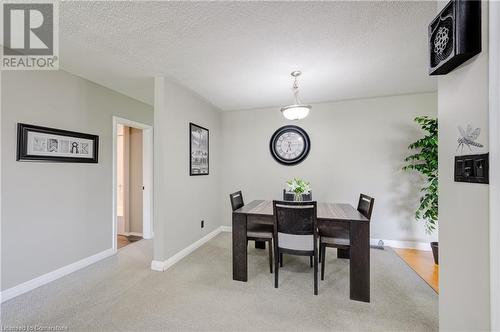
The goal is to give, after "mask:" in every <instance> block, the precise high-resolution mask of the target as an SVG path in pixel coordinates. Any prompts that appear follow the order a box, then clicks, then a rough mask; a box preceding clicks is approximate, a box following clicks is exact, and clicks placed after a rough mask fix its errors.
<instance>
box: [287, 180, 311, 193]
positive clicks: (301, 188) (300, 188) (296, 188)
mask: <svg viewBox="0 0 500 332" xmlns="http://www.w3.org/2000/svg"><path fill="white" fill-rule="evenodd" d="M286 183H287V184H288V189H289V190H290V191H291V192H293V193H295V194H296V195H302V194H308V193H309V192H310V191H311V184H310V183H309V182H306V181H304V180H303V179H301V178H293V179H291V180H289V181H287V182H286Z"/></svg>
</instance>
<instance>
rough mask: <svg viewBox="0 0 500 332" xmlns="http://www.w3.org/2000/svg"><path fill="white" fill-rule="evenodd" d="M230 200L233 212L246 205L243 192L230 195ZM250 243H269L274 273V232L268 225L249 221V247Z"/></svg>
mask: <svg viewBox="0 0 500 332" xmlns="http://www.w3.org/2000/svg"><path fill="white" fill-rule="evenodd" d="M229 199H230V200H231V208H232V209H233V211H236V210H238V209H239V208H241V207H243V206H244V205H245V203H244V202H243V194H242V193H241V190H240V191H237V192H234V193H232V194H229ZM248 241H261V242H267V244H268V247H269V270H270V272H271V273H273V230H272V229H270V228H266V225H259V224H256V223H253V222H252V221H251V220H249V221H248V223H247V245H248Z"/></svg>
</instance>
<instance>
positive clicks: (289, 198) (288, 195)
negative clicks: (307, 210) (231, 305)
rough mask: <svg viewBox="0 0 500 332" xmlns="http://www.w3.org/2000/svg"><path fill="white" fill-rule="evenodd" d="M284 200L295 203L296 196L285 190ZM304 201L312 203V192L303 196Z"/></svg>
mask: <svg viewBox="0 0 500 332" xmlns="http://www.w3.org/2000/svg"><path fill="white" fill-rule="evenodd" d="M283 200H284V201H287V202H293V201H295V194H294V193H293V192H291V191H287V190H286V189H283ZM302 200H303V201H312V190H311V191H309V193H307V194H302Z"/></svg>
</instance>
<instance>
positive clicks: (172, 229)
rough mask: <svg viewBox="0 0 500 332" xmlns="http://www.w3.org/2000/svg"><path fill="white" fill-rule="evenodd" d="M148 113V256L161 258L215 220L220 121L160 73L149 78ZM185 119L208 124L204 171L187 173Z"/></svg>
mask: <svg viewBox="0 0 500 332" xmlns="http://www.w3.org/2000/svg"><path fill="white" fill-rule="evenodd" d="M154 118H155V119H154V121H155V131H154V142H155V163H154V168H155V170H154V172H155V188H154V190H155V195H154V197H155V209H154V220H155V225H154V232H155V241H154V243H155V246H154V247H155V250H154V260H156V261H164V260H166V259H167V258H169V257H171V256H172V255H174V254H176V253H177V252H178V251H180V250H182V249H184V248H186V247H187V246H189V245H191V244H192V243H193V242H195V241H197V240H198V239H200V238H201V237H203V236H204V235H206V234H207V233H209V232H211V231H213V230H214V229H215V228H217V227H219V226H220V224H221V221H220V220H221V219H220V205H219V204H220V199H219V195H220V192H221V187H220V179H221V174H222V173H221V163H220V157H221V148H220V146H221V125H220V114H219V111H218V110H217V109H216V108H215V107H213V106H212V105H210V104H209V103H208V102H206V101H204V100H203V99H201V98H200V97H199V96H197V95H196V94H194V93H193V92H191V91H189V90H188V89H186V88H184V87H182V86H180V85H178V84H176V83H173V82H170V81H169V80H167V79H165V78H163V77H159V78H157V79H156V80H155V110H154ZM189 122H193V123H196V124H198V125H200V126H202V127H205V128H208V129H209V130H210V133H209V134H210V138H209V139H210V141H209V143H210V174H209V175H206V176H189ZM202 219H203V220H205V227H204V228H203V229H202V228H201V227H200V221H201V220H202Z"/></svg>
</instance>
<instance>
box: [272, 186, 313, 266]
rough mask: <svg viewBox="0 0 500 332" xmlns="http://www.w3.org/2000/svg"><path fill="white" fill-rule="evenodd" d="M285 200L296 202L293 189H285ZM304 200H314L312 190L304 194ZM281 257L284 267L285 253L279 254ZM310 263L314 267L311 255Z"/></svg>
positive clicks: (281, 264)
mask: <svg viewBox="0 0 500 332" xmlns="http://www.w3.org/2000/svg"><path fill="white" fill-rule="evenodd" d="M283 200H284V201H287V202H294V201H295V194H294V193H293V192H291V191H287V190H286V189H283ZM302 201H312V190H311V191H309V193H307V194H302ZM279 259H280V266H281V267H283V254H280V255H279ZM309 263H310V265H311V267H313V261H312V257H309Z"/></svg>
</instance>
